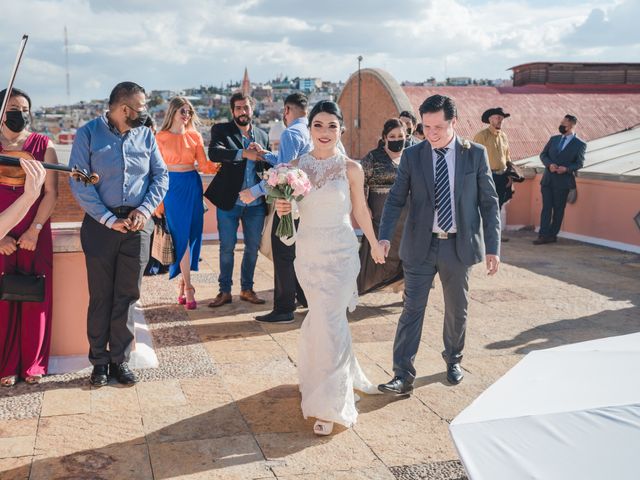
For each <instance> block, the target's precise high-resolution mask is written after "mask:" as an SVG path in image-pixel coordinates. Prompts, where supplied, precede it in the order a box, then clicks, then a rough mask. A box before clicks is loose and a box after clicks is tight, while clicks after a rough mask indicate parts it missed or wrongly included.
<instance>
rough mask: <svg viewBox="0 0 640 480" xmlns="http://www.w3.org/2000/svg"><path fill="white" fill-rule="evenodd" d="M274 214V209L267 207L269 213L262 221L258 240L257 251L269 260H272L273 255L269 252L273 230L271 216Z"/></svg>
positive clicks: (270, 206) (271, 206)
mask: <svg viewBox="0 0 640 480" xmlns="http://www.w3.org/2000/svg"><path fill="white" fill-rule="evenodd" d="M275 213H276V209H275V207H274V206H273V205H269V211H268V213H267V217H266V218H265V219H264V227H263V228H262V238H261V239H260V248H259V251H260V253H261V254H262V255H264V256H265V257H267V258H268V259H269V260H273V253H272V252H271V229H272V228H273V216H274V215H275Z"/></svg>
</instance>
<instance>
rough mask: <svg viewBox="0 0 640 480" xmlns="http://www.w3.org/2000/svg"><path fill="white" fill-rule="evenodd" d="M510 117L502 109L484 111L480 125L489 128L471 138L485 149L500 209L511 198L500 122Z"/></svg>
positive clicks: (506, 145) (506, 143)
mask: <svg viewBox="0 0 640 480" xmlns="http://www.w3.org/2000/svg"><path fill="white" fill-rule="evenodd" d="M510 116H511V114H509V113H506V112H505V111H504V110H502V107H495V108H490V109H489V110H486V111H485V112H484V113H483V114H482V123H488V124H489V126H488V127H487V128H485V129H483V130H480V131H479V132H478V133H476V136H475V137H474V138H473V141H474V142H476V143H479V144H480V145H484V147H485V148H486V149H487V154H488V156H489V165H490V166H491V174H492V176H493V182H494V183H495V185H496V193H497V194H498V203H499V205H500V209H502V205H504V204H505V203H506V202H507V201H508V200H509V199H510V198H511V196H512V190H511V186H512V182H511V181H510V178H509V176H508V175H507V162H510V161H511V156H510V154H509V140H508V139H507V134H506V133H504V132H503V131H502V122H503V121H504V119H505V118H509V117H510ZM502 241H503V242H506V241H508V239H507V238H504V237H503V238H502Z"/></svg>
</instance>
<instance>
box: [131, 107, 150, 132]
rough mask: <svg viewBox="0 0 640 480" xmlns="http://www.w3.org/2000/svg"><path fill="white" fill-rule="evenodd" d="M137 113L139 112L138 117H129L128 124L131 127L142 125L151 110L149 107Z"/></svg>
mask: <svg viewBox="0 0 640 480" xmlns="http://www.w3.org/2000/svg"><path fill="white" fill-rule="evenodd" d="M136 113H137V114H138V116H137V117H136V118H128V117H127V125H129V126H130V127H131V128H137V127H142V126H143V125H144V124H145V123H146V122H147V119H148V118H149V112H148V111H147V109H144V110H141V111H139V112H136Z"/></svg>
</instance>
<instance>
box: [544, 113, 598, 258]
mask: <svg viewBox="0 0 640 480" xmlns="http://www.w3.org/2000/svg"><path fill="white" fill-rule="evenodd" d="M577 123H578V119H577V118H576V117H574V116H573V115H565V116H564V118H563V119H562V122H561V123H560V127H559V128H558V130H560V135H554V136H553V137H551V138H550V139H549V141H548V142H547V144H546V145H545V147H544V149H543V150H542V153H541V154H540V160H542V163H544V166H545V169H544V174H543V175H542V181H541V182H540V185H542V187H541V190H542V212H541V213H540V230H539V231H538V238H537V239H536V240H534V241H533V244H534V245H543V244H545V243H553V242H557V241H558V232H559V231H560V226H561V225H562V219H563V218H564V209H565V207H566V206H567V198H568V196H569V190H571V189H572V188H576V177H575V172H577V171H578V170H579V169H581V168H582V166H583V165H584V152H585V151H586V150H587V144H586V143H585V142H583V141H582V140H581V139H579V138H578V137H577V136H576V132H575V130H576V124H577Z"/></svg>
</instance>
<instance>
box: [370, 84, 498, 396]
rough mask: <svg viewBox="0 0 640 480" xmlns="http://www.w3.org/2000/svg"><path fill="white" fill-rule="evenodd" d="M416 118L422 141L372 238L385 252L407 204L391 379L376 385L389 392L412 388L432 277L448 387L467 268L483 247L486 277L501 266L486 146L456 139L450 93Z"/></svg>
mask: <svg viewBox="0 0 640 480" xmlns="http://www.w3.org/2000/svg"><path fill="white" fill-rule="evenodd" d="M420 116H421V117H422V124H423V128H424V134H425V137H426V141H425V142H422V143H420V144H418V145H415V146H413V147H411V148H408V149H406V150H405V151H404V153H403V154H402V158H401V160H400V166H399V168H398V175H397V177H396V181H395V183H394V185H393V187H392V188H391V191H390V192H389V196H388V198H387V201H386V203H385V206H384V211H383V213H382V220H381V222H380V230H379V232H380V234H379V236H378V238H379V239H380V240H379V241H380V244H381V245H382V246H383V247H384V248H385V251H388V249H389V247H390V246H391V244H390V241H389V239H391V238H393V232H394V230H395V227H396V223H397V220H398V218H400V211H401V210H402V208H403V207H404V205H405V203H407V202H408V203H409V213H408V216H407V221H406V223H405V226H404V233H403V237H402V242H401V244H400V258H401V259H402V265H403V268H404V278H405V291H404V308H403V310H402V315H401V316H400V319H399V321H398V328H397V330H396V338H395V342H394V346H393V371H394V377H393V379H392V380H391V381H390V382H389V383H385V384H383V385H380V386H379V387H378V389H379V390H380V391H382V392H388V393H393V394H396V395H405V394H410V393H411V392H412V391H413V381H414V379H415V377H416V370H415V368H414V365H413V362H414V360H415V357H416V353H417V352H418V346H419V344H420V336H421V334H422V324H423V320H424V312H425V308H426V306H427V299H428V297H429V291H430V286H431V283H432V282H433V278H434V276H435V274H436V273H438V274H439V275H440V280H441V281H442V286H443V291H444V302H445V312H444V329H443V339H444V351H443V352H442V357H443V358H444V361H445V362H446V363H447V380H448V381H449V383H451V384H454V385H455V384H458V383H460V382H461V381H462V378H463V373H462V368H461V367H460V361H461V360H462V349H463V347H464V338H465V329H466V321H467V304H468V298H467V294H468V286H469V283H468V280H469V271H470V269H471V267H472V266H473V265H474V264H476V263H479V262H481V261H482V258H483V256H484V254H485V250H486V264H487V270H488V273H489V275H493V274H495V273H496V272H497V271H498V265H499V263H500V257H499V254H500V211H499V208H498V196H497V194H496V189H495V185H494V183H493V180H492V178H491V170H490V169H489V162H488V159H487V152H486V150H485V148H484V147H483V146H481V145H478V144H475V143H471V142H469V141H467V140H461V139H460V138H458V137H457V136H456V134H455V126H456V121H457V118H456V117H457V112H456V106H455V103H454V102H453V100H452V99H451V98H449V97H446V96H443V95H433V96H431V97H429V98H427V99H426V100H425V101H424V103H423V104H422V105H421V106H420ZM483 238H484V240H483Z"/></svg>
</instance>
